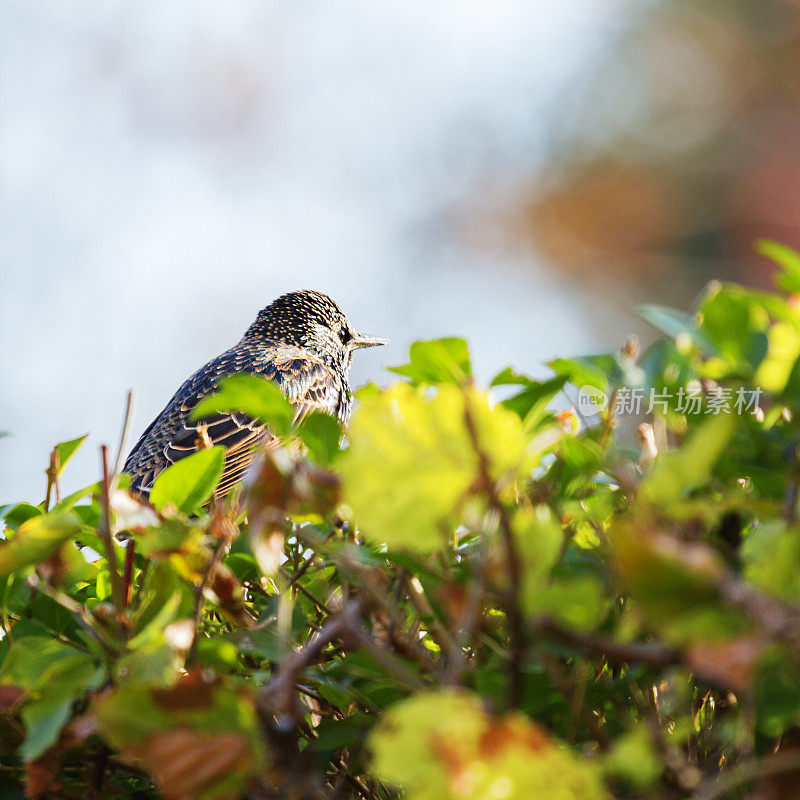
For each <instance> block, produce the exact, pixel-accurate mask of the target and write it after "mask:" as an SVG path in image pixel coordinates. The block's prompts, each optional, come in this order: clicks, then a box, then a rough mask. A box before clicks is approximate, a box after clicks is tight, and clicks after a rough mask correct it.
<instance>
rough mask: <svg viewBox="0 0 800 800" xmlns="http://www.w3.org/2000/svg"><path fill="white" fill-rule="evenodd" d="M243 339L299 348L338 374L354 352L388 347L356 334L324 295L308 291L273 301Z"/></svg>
mask: <svg viewBox="0 0 800 800" xmlns="http://www.w3.org/2000/svg"><path fill="white" fill-rule="evenodd" d="M245 336H248V337H251V336H252V337H258V338H262V339H268V340H271V341H274V342H280V343H282V344H288V345H292V346H294V347H300V348H302V349H304V350H308V351H309V352H311V353H312V354H313V355H315V356H317V358H319V359H321V360H322V361H324V362H325V363H326V364H327V365H328V366H330V367H333V368H335V369H339V370H341V371H347V370H348V369H349V368H350V364H351V363H352V361H353V353H355V351H356V350H359V349H360V348H362V347H375V346H377V345H380V344H387V343H388V339H379V338H377V337H376V336H368V335H366V334H363V333H358V332H357V331H356V329H355V328H354V327H353V325H352V324H351V323H350V320H348V319H347V316H346V315H345V313H344V311H342V309H341V308H339V306H338V305H337V304H336V303H335V302H334V301H333V300H332V299H331V298H330V297H328V295H326V294H323V293H322V292H315V291H313V290H311V289H304V290H303V291H300V292H289V293H288V294H284V295H281V297H279V298H278V299H277V300H273V302H272V303H270V304H269V305H268V306H267V307H266V308H264V309H262V310H261V311H259V313H258V316H257V317H256V321H255V322H254V323H253V324H252V325H251V326H250V328H249V329H248V331H247V333H246V334H245Z"/></svg>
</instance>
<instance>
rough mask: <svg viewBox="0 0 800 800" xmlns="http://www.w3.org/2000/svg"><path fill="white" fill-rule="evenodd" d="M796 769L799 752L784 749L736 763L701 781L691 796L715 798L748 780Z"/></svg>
mask: <svg viewBox="0 0 800 800" xmlns="http://www.w3.org/2000/svg"><path fill="white" fill-rule="evenodd" d="M798 769H800V753H798V752H797V750H784V751H783V752H780V753H774V754H772V755H768V756H764V757H763V758H758V759H753V760H752V761H745V762H743V763H741V764H737V765H736V766H735V767H733V768H732V769H730V770H728V771H727V772H726V773H723V774H721V775H716V776H714V777H713V778H711V779H708V780H706V781H703V783H702V784H700V786H699V787H698V789H697V791H696V792H695V793H694V794H693V795H692V798H693V800H717V798H720V797H724V796H725V795H726V794H728V793H729V792H730V791H731V790H732V789H735V788H736V787H737V786H741V785H742V784H743V783H747V782H748V781H752V780H756V779H758V778H768V777H769V776H771V775H780V774H782V773H785V772H793V771H794V770H798Z"/></svg>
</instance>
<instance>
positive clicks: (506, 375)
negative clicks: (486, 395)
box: [489, 367, 534, 388]
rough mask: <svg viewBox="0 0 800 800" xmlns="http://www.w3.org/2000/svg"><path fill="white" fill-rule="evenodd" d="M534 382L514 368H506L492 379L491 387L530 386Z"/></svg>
mask: <svg viewBox="0 0 800 800" xmlns="http://www.w3.org/2000/svg"><path fill="white" fill-rule="evenodd" d="M531 383H534V381H533V380H532V379H531V378H529V377H528V376H527V375H523V374H522V373H521V372H517V371H516V370H515V369H514V367H505V368H504V369H501V370H500V372H498V373H497V375H495V376H494V378H492V380H491V383H490V384H489V386H490V387H491V388H494V387H495V386H529V385H530V384H531Z"/></svg>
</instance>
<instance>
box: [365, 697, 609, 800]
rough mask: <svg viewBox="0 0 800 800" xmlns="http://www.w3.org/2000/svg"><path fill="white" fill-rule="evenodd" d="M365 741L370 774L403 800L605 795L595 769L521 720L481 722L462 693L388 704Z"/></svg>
mask: <svg viewBox="0 0 800 800" xmlns="http://www.w3.org/2000/svg"><path fill="white" fill-rule="evenodd" d="M368 742H369V746H370V750H371V751H372V754H373V760H372V773H373V774H374V775H375V776H376V777H377V778H378V779H379V780H382V781H386V782H387V783H390V784H393V785H396V786H402V787H403V790H404V791H403V796H404V797H406V798H408V800H456V799H457V798H458V800H483V799H484V798H492V797H502V798H503V800H530V798H534V797H557V798H559V800H604V799H605V798H607V797H608V795H607V794H606V792H605V791H604V789H603V787H602V784H601V781H600V777H599V774H598V772H597V769H596V766H595V765H593V764H591V763H590V762H588V761H586V760H585V759H581V758H579V757H578V756H577V755H575V754H573V753H572V752H570V751H569V750H567V749H564V748H562V747H561V746H560V744H559V742H557V741H556V740H554V739H553V738H551V736H550V734H549V733H548V732H546V731H545V730H544V729H543V728H540V727H539V726H538V725H537V724H536V723H534V722H531V721H530V720H529V719H527V717H525V716H523V715H522V714H519V713H510V714H505V715H503V716H500V717H495V718H492V717H489V716H488V715H487V714H486V712H485V711H484V709H483V707H482V704H481V700H480V698H479V697H478V696H477V695H471V694H469V693H467V692H446V691H442V692H433V691H431V692H420V693H418V694H416V695H415V696H413V697H411V698H409V699H407V700H403V701H401V702H400V703H397V704H395V705H394V706H392V707H391V708H390V709H389V710H388V711H387V712H386V713H385V714H384V715H383V718H382V719H381V721H380V722H379V723H378V725H377V726H376V727H375V729H374V730H373V731H372V732H371V734H370V736H369V739H368ZM498 790H499V791H498ZM500 792H502V793H500Z"/></svg>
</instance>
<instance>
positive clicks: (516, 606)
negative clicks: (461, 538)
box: [464, 390, 527, 708]
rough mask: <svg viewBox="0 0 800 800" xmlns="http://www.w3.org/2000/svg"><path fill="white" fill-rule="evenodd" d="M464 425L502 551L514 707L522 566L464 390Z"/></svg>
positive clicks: (520, 649) (520, 656)
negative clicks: (494, 515) (505, 565)
mask: <svg viewBox="0 0 800 800" xmlns="http://www.w3.org/2000/svg"><path fill="white" fill-rule="evenodd" d="M464 424H465V426H466V429H467V433H468V435H469V438H470V442H471V443H472V447H473V449H474V451H475V454H476V455H477V457H478V478H479V481H480V484H481V487H480V488H481V489H482V490H483V491H484V492H485V494H486V498H487V499H488V501H489V506H490V507H491V508H492V509H493V510H494V511H495V512H496V513H497V516H498V520H499V524H500V531H501V533H502V535H503V544H504V546H505V551H506V561H507V563H508V573H509V579H510V586H509V590H508V596H507V598H506V602H505V606H506V614H507V615H508V622H509V627H510V635H511V679H510V681H509V686H508V695H509V697H508V700H509V705H510V706H511V707H512V708H517V707H519V704H520V702H521V701H522V668H523V661H524V659H525V651H526V648H527V645H526V638H525V623H524V619H523V616H522V610H521V607H520V587H521V586H522V564H521V563H520V560H519V554H518V553H517V547H516V543H515V541H514V532H513V531H512V529H511V520H510V519H509V517H508V513H507V512H506V508H505V506H504V505H503V503H502V501H501V500H500V495H499V494H498V491H497V486H496V484H495V482H494V481H493V480H492V477H491V474H490V471H489V457H488V456H487V455H486V453H485V452H484V451H483V449H482V447H481V445H480V441H479V439H478V431H477V428H476V425H475V419H474V417H473V415H472V409H471V407H470V395H469V391H468V390H465V391H464Z"/></svg>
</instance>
